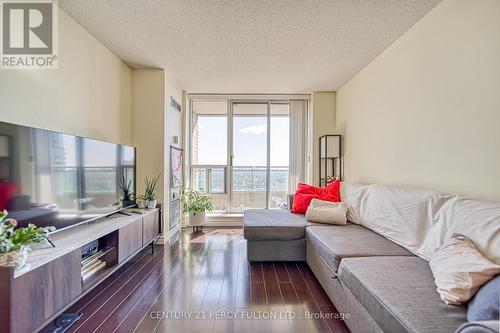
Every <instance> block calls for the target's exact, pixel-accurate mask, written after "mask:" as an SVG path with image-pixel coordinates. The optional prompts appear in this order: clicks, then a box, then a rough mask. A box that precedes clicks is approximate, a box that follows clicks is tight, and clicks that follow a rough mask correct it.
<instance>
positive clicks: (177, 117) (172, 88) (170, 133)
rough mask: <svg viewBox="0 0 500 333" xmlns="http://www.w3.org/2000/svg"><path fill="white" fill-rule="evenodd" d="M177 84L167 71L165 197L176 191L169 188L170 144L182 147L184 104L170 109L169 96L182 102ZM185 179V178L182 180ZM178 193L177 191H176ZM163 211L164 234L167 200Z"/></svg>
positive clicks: (168, 214) (167, 227)
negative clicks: (176, 140) (180, 108)
mask: <svg viewBox="0 0 500 333" xmlns="http://www.w3.org/2000/svg"><path fill="white" fill-rule="evenodd" d="M179 87H180V86H179V84H178V83H177V82H176V81H175V79H173V78H172V77H171V76H170V75H169V74H168V73H167V75H166V77H165V146H164V151H165V156H166V159H165V165H164V172H163V174H164V175H165V178H164V182H165V185H164V187H165V198H171V197H172V195H173V194H174V193H176V192H178V191H172V190H171V188H170V162H171V161H170V146H175V147H179V148H183V146H184V145H183V130H182V129H183V123H182V121H183V113H184V109H185V107H184V105H183V107H182V113H179V112H177V111H174V110H171V109H170V96H173V97H174V98H175V100H176V101H177V103H180V104H181V105H182V104H183V91H182V89H181V88H179ZM174 136H176V137H177V139H178V143H177V144H176V143H174V140H173V139H174ZM184 181H185V180H184ZM177 194H178V193H177ZM165 201H166V202H165V205H164V207H165V208H164V211H165V215H164V216H165V228H164V232H163V234H164V235H165V234H166V233H167V232H168V230H169V229H170V227H169V224H168V222H169V216H170V209H169V208H170V206H169V202H168V201H167V200H165Z"/></svg>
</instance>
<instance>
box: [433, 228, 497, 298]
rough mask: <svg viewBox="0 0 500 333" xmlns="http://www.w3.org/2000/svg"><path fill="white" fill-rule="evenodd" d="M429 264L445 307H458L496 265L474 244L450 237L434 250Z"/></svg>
mask: <svg viewBox="0 0 500 333" xmlns="http://www.w3.org/2000/svg"><path fill="white" fill-rule="evenodd" d="M429 265H430V267H431V270H432V275H433V276H434V282H435V283H436V286H437V292H438V293H439V295H440V297H441V299H442V300H443V302H445V303H446V304H454V305H460V304H463V303H465V302H467V301H468V300H469V299H471V298H472V296H474V294H475V293H476V292H477V290H478V289H479V287H481V286H482V285H483V284H485V283H486V282H488V281H489V280H490V279H491V278H493V277H494V276H495V275H497V274H500V266H499V265H497V264H495V263H493V262H491V261H490V260H489V259H488V258H486V257H484V256H483V255H482V254H481V252H479V250H478V249H477V248H476V246H475V245H474V243H473V242H472V241H471V240H470V239H468V238H467V237H465V236H463V235H458V234H454V235H453V236H452V237H451V238H450V239H449V240H448V241H446V242H444V244H443V245H442V246H441V247H440V248H439V249H438V250H437V251H436V253H435V254H434V255H433V256H432V258H431V260H430V261H429Z"/></svg>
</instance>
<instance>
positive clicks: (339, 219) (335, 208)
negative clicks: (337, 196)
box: [306, 199, 347, 225]
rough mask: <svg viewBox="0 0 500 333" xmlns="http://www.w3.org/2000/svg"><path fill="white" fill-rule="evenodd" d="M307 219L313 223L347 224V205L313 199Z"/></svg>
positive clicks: (308, 209)
mask: <svg viewBox="0 0 500 333" xmlns="http://www.w3.org/2000/svg"><path fill="white" fill-rule="evenodd" d="M306 219H307V220H308V221H311V222H319V223H328V224H340V225H342V224H346V223H347V204H346V203H345V202H330V201H323V200H319V199H312V200H311V204H310V205H309V207H308V208H307V212H306Z"/></svg>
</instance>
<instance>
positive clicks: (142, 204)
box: [137, 199, 146, 209]
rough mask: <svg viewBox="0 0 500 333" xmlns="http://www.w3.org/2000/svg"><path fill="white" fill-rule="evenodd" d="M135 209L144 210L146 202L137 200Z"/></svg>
mask: <svg viewBox="0 0 500 333" xmlns="http://www.w3.org/2000/svg"><path fill="white" fill-rule="evenodd" d="M137 208H140V209H144V208H146V200H143V199H137Z"/></svg>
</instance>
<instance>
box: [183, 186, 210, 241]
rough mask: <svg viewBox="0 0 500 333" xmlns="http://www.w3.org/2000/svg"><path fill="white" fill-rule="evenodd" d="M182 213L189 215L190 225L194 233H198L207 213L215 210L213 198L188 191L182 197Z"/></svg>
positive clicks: (198, 192)
mask: <svg viewBox="0 0 500 333" xmlns="http://www.w3.org/2000/svg"><path fill="white" fill-rule="evenodd" d="M181 204H182V212H183V213H189V223H190V224H191V226H192V227H193V232H194V231H198V230H199V228H200V227H201V226H202V225H203V223H204V222H205V213H206V212H210V211H212V210H213V209H214V204H213V202H212V198H210V197H209V196H208V195H207V194H206V193H203V192H200V191H193V190H187V191H186V192H185V193H184V194H183V195H182V201H181Z"/></svg>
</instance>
